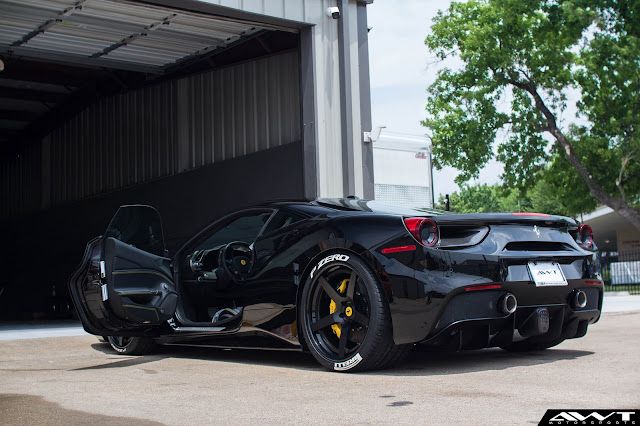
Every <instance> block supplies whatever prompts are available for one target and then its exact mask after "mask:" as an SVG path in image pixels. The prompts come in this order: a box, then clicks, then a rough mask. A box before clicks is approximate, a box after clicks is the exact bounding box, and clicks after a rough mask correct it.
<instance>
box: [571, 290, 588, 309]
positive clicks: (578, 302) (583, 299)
mask: <svg viewBox="0 0 640 426" xmlns="http://www.w3.org/2000/svg"><path fill="white" fill-rule="evenodd" d="M572 305H573V307H574V308H578V309H582V308H584V307H585V306H587V293H585V292H584V291H582V290H578V291H576V292H575V293H574V295H573V301H572Z"/></svg>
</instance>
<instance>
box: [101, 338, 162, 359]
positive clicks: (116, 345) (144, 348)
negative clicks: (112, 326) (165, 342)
mask: <svg viewBox="0 0 640 426" xmlns="http://www.w3.org/2000/svg"><path fill="white" fill-rule="evenodd" d="M107 340H108V341H109V344H110V345H111V347H112V348H113V350H114V351H116V352H118V353H119V354H122V355H146V354H148V353H149V352H151V351H152V350H153V347H154V346H155V342H154V341H153V339H151V338H150V337H122V336H109V337H108V338H107Z"/></svg>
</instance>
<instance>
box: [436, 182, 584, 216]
mask: <svg viewBox="0 0 640 426" xmlns="http://www.w3.org/2000/svg"><path fill="white" fill-rule="evenodd" d="M449 201H450V207H451V211H452V212H455V213H489V212H507V213H509V212H535V213H548V214H555V215H563V216H575V214H574V213H573V212H571V210H570V209H569V208H568V207H567V206H566V205H565V204H564V202H563V200H562V199H561V198H560V197H558V196H557V195H556V192H554V190H553V188H552V187H551V185H550V184H549V183H548V182H547V181H546V180H544V179H540V180H539V181H538V182H537V183H536V184H535V185H534V186H533V187H531V188H529V189H528V190H527V191H521V190H520V189H518V188H504V187H502V186H500V185H491V186H490V185H487V184H481V185H463V186H462V188H461V190H460V192H459V193H458V192H454V193H453V194H451V195H450V196H449ZM436 208H438V209H441V210H444V209H445V197H444V196H442V195H441V196H440V197H439V198H438V203H437V204H436Z"/></svg>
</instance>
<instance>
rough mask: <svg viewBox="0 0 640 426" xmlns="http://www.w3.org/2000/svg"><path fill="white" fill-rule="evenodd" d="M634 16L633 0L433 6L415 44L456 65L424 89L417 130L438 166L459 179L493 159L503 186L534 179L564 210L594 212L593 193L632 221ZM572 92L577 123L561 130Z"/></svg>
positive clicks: (638, 36)
mask: <svg viewBox="0 0 640 426" xmlns="http://www.w3.org/2000/svg"><path fill="white" fill-rule="evenodd" d="M638 11H640V0H470V1H467V2H453V3H452V4H451V5H450V7H449V9H448V10H446V11H440V12H439V14H438V15H437V17H436V18H435V19H434V23H433V26H432V34H431V35H429V36H428V37H427V39H426V41H425V43H426V44H427V46H428V47H429V48H430V49H431V50H432V51H433V52H434V53H435V54H436V55H437V57H438V58H440V59H442V60H444V59H446V58H449V57H458V58H459V59H461V60H462V62H463V65H462V67H461V68H459V69H457V70H451V69H443V70H441V71H440V72H439V73H438V78H437V80H436V81H435V82H434V83H433V84H432V85H431V86H430V87H429V93H430V98H429V103H428V104H427V106H426V112H427V116H426V119H425V120H424V121H423V123H422V124H423V125H424V126H426V127H427V128H428V129H430V131H431V139H432V143H433V154H434V164H435V165H436V167H441V166H444V165H448V166H452V167H455V168H457V169H458V170H460V174H459V175H458V177H457V178H456V182H457V183H458V184H462V183H464V182H466V181H468V180H469V179H471V178H477V177H478V175H479V172H480V170H481V169H482V168H483V167H484V166H485V165H486V164H487V162H488V161H489V160H490V159H491V158H493V157H496V158H497V159H498V160H499V161H500V162H502V163H503V164H504V173H503V175H502V180H503V182H504V184H505V185H506V186H507V187H509V188H518V190H519V191H521V192H522V193H524V192H525V191H526V190H527V189H530V188H534V187H535V185H536V183H537V182H539V181H544V183H543V184H540V185H546V188H547V190H549V191H551V192H556V193H559V194H560V195H561V197H562V198H563V199H564V200H565V202H564V203H563V204H562V206H563V207H562V208H563V211H564V212H565V213H568V214H576V213H578V212H582V211H588V210H591V209H593V208H594V207H595V205H596V203H597V202H596V201H595V200H594V199H593V198H592V197H596V198H597V199H598V201H600V202H602V203H605V204H607V205H611V206H613V207H614V208H615V209H616V210H619V211H620V212H623V213H624V215H625V217H628V218H630V219H634V218H635V220H636V221H637V223H638V224H640V212H638V211H637V210H634V209H633V208H631V207H630V206H629V204H628V203H627V199H629V200H631V203H632V204H633V203H637V201H638V199H639V198H640V161H638V160H639V158H640V70H639V68H640V13H638ZM576 89H577V90H578V91H579V93H580V94H581V101H580V103H579V105H578V107H579V111H580V115H581V116H580V118H581V122H580V123H574V124H573V125H572V126H570V127H567V128H565V129H563V128H562V126H561V123H558V121H557V120H558V117H560V115H561V114H562V112H563V111H565V110H566V107H567V105H566V102H567V93H569V91H572V90H573V91H575V90H576ZM466 190H468V188H465V189H463V191H461V194H459V195H460V196H461V195H462V193H464V192H465V191H466ZM469 191H470V190H469ZM473 191H476V192H477V194H476V195H479V194H480V193H482V194H485V195H486V194H487V191H486V188H485V189H477V190H473ZM589 194H591V195H589ZM470 195H471V194H469V196H470ZM614 196H615V197H614ZM460 201H461V202H462V203H463V205H464V200H460ZM541 201H542V200H540V202H541ZM551 207H552V206H549V208H551ZM483 208H484V207H483ZM623 213H621V214H623ZM636 226H638V225H636Z"/></svg>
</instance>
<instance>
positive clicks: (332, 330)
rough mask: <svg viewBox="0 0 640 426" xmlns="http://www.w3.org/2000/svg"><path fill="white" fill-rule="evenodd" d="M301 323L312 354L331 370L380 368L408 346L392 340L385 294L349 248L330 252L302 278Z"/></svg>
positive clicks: (405, 351)
mask: <svg viewBox="0 0 640 426" xmlns="http://www.w3.org/2000/svg"><path fill="white" fill-rule="evenodd" d="M299 312H300V324H302V327H303V335H304V339H305V341H306V343H307V346H308V347H309V350H310V351H311V353H312V354H313V356H314V357H315V358H316V360H318V362H320V364H322V365H323V366H324V367H326V368H328V369H330V370H334V371H341V372H342V371H349V372H352V371H365V370H375V369H382V368H386V367H388V366H390V365H391V364H393V363H394V362H396V361H398V360H400V359H401V358H403V357H404V356H405V355H406V354H407V353H408V352H409V350H410V349H411V346H412V345H400V346H398V345H395V344H394V342H393V330H392V327H391V315H390V313H389V306H388V303H387V300H386V297H385V295H384V293H383V291H382V287H381V285H380V283H379V282H378V280H377V278H376V276H375V275H374V274H373V273H372V272H371V270H370V269H369V267H368V266H367V265H366V264H365V263H364V262H363V261H362V260H361V259H359V258H358V257H357V256H355V255H354V254H351V253H332V254H329V255H327V256H325V257H323V258H321V259H320V260H319V261H318V263H317V264H316V265H314V267H313V269H312V271H311V273H310V274H309V277H308V279H307V281H306V283H305V287H304V289H303V292H302V299H301V305H300V310H299Z"/></svg>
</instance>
